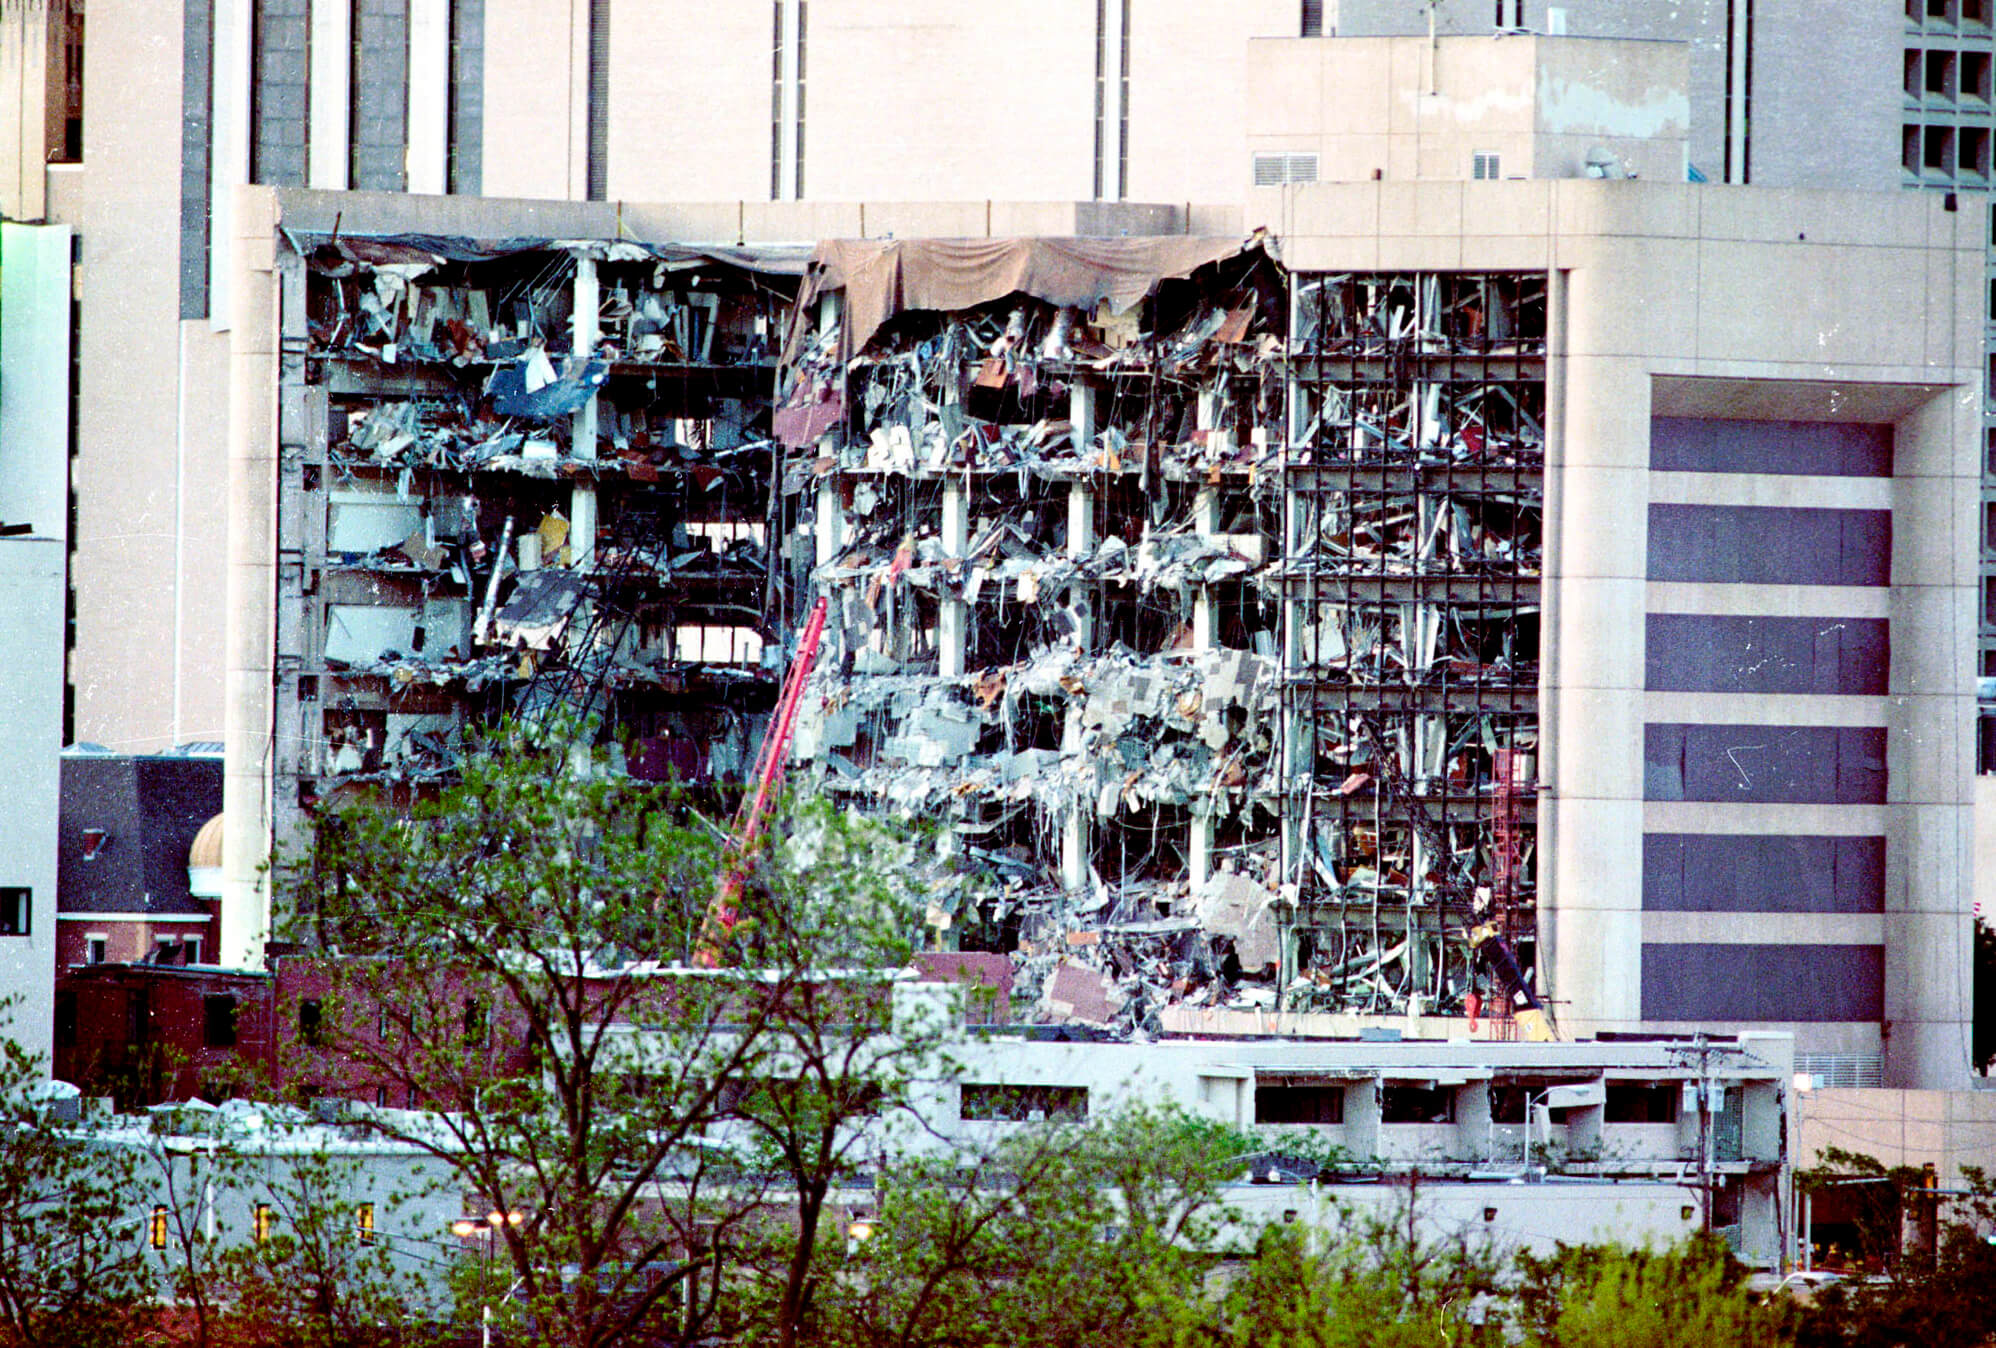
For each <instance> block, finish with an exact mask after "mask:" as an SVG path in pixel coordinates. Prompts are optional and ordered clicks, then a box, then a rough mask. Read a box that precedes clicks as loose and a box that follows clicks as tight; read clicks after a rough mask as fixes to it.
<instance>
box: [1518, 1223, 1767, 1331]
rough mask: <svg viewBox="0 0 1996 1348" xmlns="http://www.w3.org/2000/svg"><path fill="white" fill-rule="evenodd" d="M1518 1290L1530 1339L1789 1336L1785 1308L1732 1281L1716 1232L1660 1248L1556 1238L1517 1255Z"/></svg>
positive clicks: (1735, 1276) (1731, 1264)
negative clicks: (1547, 1253)
mask: <svg viewBox="0 0 1996 1348" xmlns="http://www.w3.org/2000/svg"><path fill="white" fill-rule="evenodd" d="M1519 1267H1520V1271H1521V1273H1522V1274H1523V1279H1522V1283H1521V1285H1520V1288H1519V1292H1518V1297H1519V1302H1520V1304H1521V1306H1522V1307H1523V1311H1524V1318H1525V1326H1526V1329H1527V1331H1528V1337H1527V1340H1526V1342H1528V1343H1530V1344H1532V1345H1534V1348H1597V1345H1603V1346H1605V1345H1610V1344H1613V1345H1616V1346H1617V1348H1766V1346H1767V1345H1775V1344H1780V1343H1785V1342H1788V1341H1789V1333H1790V1321H1791V1319H1792V1309H1791V1308H1790V1307H1789V1306H1788V1305H1786V1304H1784V1303H1771V1304H1765V1305H1763V1304H1760V1303H1757V1302H1755V1301H1753V1300H1752V1299H1750V1298H1749V1297H1747V1296H1746V1295H1745V1294H1744V1293H1743V1292H1741V1291H1740V1282H1741V1280H1742V1277H1743V1274H1744V1272H1745V1271H1744V1270H1743V1269H1742V1268H1741V1267H1740V1266H1739V1265H1738V1264H1737V1263H1736V1262H1735V1261H1734V1260H1733V1259H1732V1257H1731V1255H1730V1254H1728V1253H1727V1251H1726V1248H1725V1246H1724V1244H1723V1242H1721V1241H1718V1240H1716V1239H1714V1238H1712V1237H1708V1236H1702V1235H1701V1236H1694V1237H1693V1238H1692V1239H1691V1240H1689V1241H1687V1242H1686V1243H1684V1244H1683V1245H1679V1246H1676V1247H1673V1248H1671V1249H1667V1250H1661V1251H1657V1250H1646V1249H1625V1248H1622V1247H1620V1246H1614V1245H1607V1246H1580V1247H1576V1246H1561V1247H1560V1249H1559V1250H1558V1252H1557V1253H1556V1254H1554V1255H1552V1256H1551V1257H1549V1258H1546V1259H1535V1258H1532V1257H1531V1256H1529V1255H1523V1256H1520V1258H1519Z"/></svg>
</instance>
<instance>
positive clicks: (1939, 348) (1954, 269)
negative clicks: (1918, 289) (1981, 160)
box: [1909, 194, 1988, 368]
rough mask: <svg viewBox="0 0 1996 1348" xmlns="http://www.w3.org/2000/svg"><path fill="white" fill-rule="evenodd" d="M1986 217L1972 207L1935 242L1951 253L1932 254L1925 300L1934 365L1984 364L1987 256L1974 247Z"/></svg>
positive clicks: (1928, 344)
mask: <svg viewBox="0 0 1996 1348" xmlns="http://www.w3.org/2000/svg"><path fill="white" fill-rule="evenodd" d="M1909 195H1910V194H1909ZM1970 201H1971V202H1974V201H1975V199H1974V198H1970ZM1976 204H1977V205H1979V204H1980V203H1979V202H1976ZM1983 216H1984V212H1983V211H1982V210H1978V209H1974V208H1973V207H1971V208H1970V209H1969V210H1966V211H1957V212H1955V213H1954V214H1953V215H1952V216H1949V217H1945V218H1946V219H1947V220H1948V222H1949V224H1950V225H1952V226H1953V228H1951V229H1949V230H1947V231H1946V233H1945V234H1943V236H1942V239H1940V240H1937V241H1936V242H1944V243H1945V244H1946V245H1947V251H1945V252H1942V251H1939V250H1938V249H1936V250H1933V251H1929V252H1928V254H1927V276H1926V286H1925V289H1924V292H1923V294H1922V297H1921V298H1922V300H1923V301H1924V307H1923V316H1924V318H1925V320H1926V333H1925V338H1926V351H1925V354H1926V358H1927V360H1928V361H1929V362H1931V363H1932V364H1935V365H1939V366H1944V367H1949V368H1953V367H1961V366H1968V367H1971V368H1972V367H1974V366H1975V365H1977V364H1978V363H1980V361H1981V358H1982V330H1983V322H1984V318H1985V314H1986V312H1987V308H1988V301H1987V298H1986V293H1985V291H1984V290H1983V278H1984V275H1985V272H1984V268H1983V255H1982V252H1981V250H1980V249H1979V248H1976V247H1975V246H1974V245H1975V244H1976V243H1977V242H1978V241H1979V240H1980V239H1981V238H1982V237H1983V235H1982V232H1981V229H1980V222H1981V221H1982V219H1983Z"/></svg>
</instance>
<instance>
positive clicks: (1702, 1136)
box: [1672, 1034, 1720, 1235]
mask: <svg viewBox="0 0 1996 1348" xmlns="http://www.w3.org/2000/svg"><path fill="white" fill-rule="evenodd" d="M1672 1051H1673V1052H1677V1053H1695V1054H1697V1055H1698V1083H1697V1091H1698V1224H1699V1227H1700V1229H1701V1230H1703V1231H1704V1232H1705V1233H1706V1234H1708V1235H1709V1234H1710V1233H1711V1230H1712V1056H1713V1055H1714V1054H1715V1053H1718V1052H1719V1051H1720V1050H1719V1049H1718V1048H1717V1047H1716V1046H1714V1045H1713V1044H1711V1043H1710V1042H1709V1041H1707V1040H1706V1038H1705V1036H1704V1035H1703V1034H1699V1035H1697V1036H1695V1037H1694V1038H1693V1039H1692V1042H1691V1047H1689V1048H1685V1049H1675V1050H1672Z"/></svg>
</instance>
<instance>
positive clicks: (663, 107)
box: [486, 3, 829, 237]
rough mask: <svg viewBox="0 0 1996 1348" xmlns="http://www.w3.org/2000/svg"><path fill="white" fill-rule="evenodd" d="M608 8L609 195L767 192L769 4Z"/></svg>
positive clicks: (704, 197)
mask: <svg viewBox="0 0 1996 1348" xmlns="http://www.w3.org/2000/svg"><path fill="white" fill-rule="evenodd" d="M609 8H610V106H609V139H610V144H609V155H610V162H609V164H608V166H607V168H608V176H607V178H606V183H607V186H608V194H609V196H610V198H611V199H612V200H619V199H621V200H637V201H727V200H735V199H740V200H753V199H757V198H767V197H768V196H769V181H770V178H769V160H770V148H771V147H770V120H771V118H770V88H771V85H770V40H771V28H770V6H769V5H768V4H726V5H699V6H690V5H686V4H684V3H667V4H638V5H631V4H623V5H611V6H610V7H609ZM824 8H829V6H825V7H824ZM816 12H817V11H816V10H815V9H814V11H813V17H814V18H815V17H816ZM486 87H487V88H488V89H492V88H494V86H493V85H492V82H491V80H490V78H489V77H488V79H487V81H486ZM509 92H510V91H509ZM488 97H489V96H488ZM808 111H809V109H808V107H807V112H808ZM487 115H488V116H489V115H490V114H489V113H488V114H487ZM708 237H711V236H708Z"/></svg>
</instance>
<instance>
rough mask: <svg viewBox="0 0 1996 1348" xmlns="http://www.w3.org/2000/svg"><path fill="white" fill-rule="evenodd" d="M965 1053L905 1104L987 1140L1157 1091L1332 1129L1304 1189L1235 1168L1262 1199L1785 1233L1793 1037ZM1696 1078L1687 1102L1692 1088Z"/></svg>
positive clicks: (1742, 1250) (978, 1041)
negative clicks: (1321, 1170)
mask: <svg viewBox="0 0 1996 1348" xmlns="http://www.w3.org/2000/svg"><path fill="white" fill-rule="evenodd" d="M952 1054H953V1057H954V1058H955V1060H956V1064H957V1066H958V1067H959V1069H960V1075H959V1076H958V1078H957V1079H956V1080H954V1081H951V1082H948V1083H936V1084H934V1085H931V1086H930V1087H928V1088H927V1089H926V1091H924V1093H923V1095H922V1098H921V1099H920V1102H919V1105H918V1108H919V1109H920V1111H921V1113H922V1114H923V1115H924V1117H925V1119H926V1121H927V1122H928V1124H929V1126H930V1127H931V1128H933V1129H934V1130H935V1131H936V1132H937V1133H939V1134H941V1135H942V1136H943V1137H945V1138H951V1139H961V1140H964V1141H991V1140H995V1139H996V1138H997V1137H1000V1136H1002V1135H1004V1134H1005V1133H1006V1132H1008V1131H1011V1130H1017V1129H1021V1128H1027V1127H1031V1126H1033V1125H1034V1123H1036V1122H1039V1121H1043V1120H1059V1119H1068V1120H1080V1119H1085V1118H1094V1117H1100V1116H1103V1115H1108V1114H1113V1113H1115V1112H1116V1111H1117V1110H1119V1109H1122V1108H1125V1107H1127V1106H1130V1105H1133V1104H1137V1103H1150V1104H1164V1103H1170V1104H1175V1105H1178V1106H1180V1107H1182V1108H1185V1109H1187V1110H1190V1111H1192V1112H1193V1113H1195V1114H1198V1115H1201V1116H1203V1117H1206V1118H1210V1119H1212V1120H1214V1121H1215V1122H1219V1123H1224V1124H1230V1125H1234V1126H1237V1127H1241V1128H1251V1129H1254V1130H1255V1131H1256V1132H1258V1133H1261V1134H1263V1135H1265V1136H1267V1137H1269V1139H1270V1141H1271V1144H1272V1145H1273V1146H1275V1147H1278V1148H1279V1147H1280V1146H1281V1145H1282V1144H1283V1139H1285V1138H1290V1139H1295V1140H1296V1141H1297V1142H1298V1143H1299V1144H1301V1145H1298V1146H1297V1150H1298V1151H1301V1152H1308V1153H1310V1154H1323V1153H1324V1152H1325V1151H1326V1149H1327V1148H1337V1149H1339V1150H1338V1151H1337V1152H1336V1153H1333V1154H1334V1155H1337V1156H1339V1157H1340V1158H1341V1160H1342V1162H1343V1164H1340V1165H1339V1166H1338V1167H1337V1168H1336V1170H1335V1172H1333V1171H1329V1170H1327V1171H1326V1172H1325V1174H1324V1176H1323V1177H1322V1179H1321V1180H1320V1181H1319V1182H1317V1183H1316V1184H1313V1185H1311V1186H1309V1188H1308V1191H1307V1193H1302V1192H1299V1191H1298V1190H1297V1189H1296V1188H1294V1187H1288V1186H1283V1185H1280V1184H1276V1185H1268V1184H1259V1185H1249V1186H1244V1187H1243V1188H1242V1189H1241V1191H1240V1193H1239V1195H1238V1197H1239V1198H1240V1201H1239V1202H1238V1203H1236V1206H1238V1207H1240V1208H1242V1210H1243V1211H1244V1212H1247V1213H1250V1214H1259V1215H1261V1216H1263V1217H1264V1218H1267V1219H1271V1220H1274V1219H1280V1218H1281V1217H1282V1216H1283V1214H1284V1213H1285V1212H1287V1211H1290V1210H1296V1211H1297V1212H1298V1214H1299V1220H1300V1219H1305V1218H1308V1217H1310V1216H1311V1215H1312V1214H1316V1215H1317V1216H1318V1217H1320V1218H1321V1217H1323V1216H1324V1215H1325V1214H1327V1213H1329V1212H1330V1211H1331V1210H1332V1209H1331V1201H1332V1200H1334V1199H1335V1200H1339V1201H1343V1202H1348V1203H1354V1204H1372V1203H1380V1202H1397V1201H1400V1200H1401V1199H1404V1197H1405V1196H1406V1194H1407V1192H1408V1189H1407V1186H1408V1179H1409V1177H1410V1176H1416V1177H1418V1178H1417V1179H1416V1180H1415V1184H1416V1186H1417V1189H1418V1194H1419V1202H1418V1204H1417V1206H1418V1207H1419V1208H1421V1210H1422V1211H1423V1212H1424V1213H1425V1214H1426V1215H1427V1216H1428V1217H1429V1218H1431V1219H1432V1220H1434V1221H1436V1222H1439V1223H1443V1224H1447V1225H1451V1226H1456V1225H1462V1224H1469V1225H1476V1226H1481V1227H1484V1228H1486V1229H1487V1230H1488V1231H1489V1232H1490V1233H1491V1235H1492V1236H1493V1238H1495V1239H1498V1240H1499V1241H1501V1242H1503V1243H1506V1244H1513V1245H1523V1246H1528V1247H1532V1248H1535V1249H1540V1250H1544V1249H1549V1248H1550V1247H1551V1245H1552V1243H1553V1242H1554V1241H1556V1240H1565V1241H1567V1242H1570V1243H1572V1242H1585V1241H1591V1240H1607V1239H1614V1240H1619V1241H1621V1242H1624V1243H1636V1244H1640V1243H1644V1242H1645V1241H1655V1242H1658V1243H1667V1242H1668V1241H1671V1240H1675V1239H1677V1238H1678V1237H1680V1236H1682V1235H1685V1234H1687V1233H1689V1232H1691V1231H1693V1230H1696V1229H1698V1228H1699V1227H1700V1226H1701V1225H1702V1224H1703V1223H1704V1221H1705V1215H1704V1199H1703V1194H1704V1192H1705V1191H1706V1189H1707V1187H1708V1186H1709V1192H1710V1202H1711V1225H1712V1226H1713V1228H1714V1229H1716V1230H1719V1231H1720V1232H1722V1233H1723V1234H1725V1235H1726V1236H1727V1238H1728V1239H1729V1240H1730V1241H1731V1243H1732V1245H1733V1247H1734V1249H1735V1250H1736V1251H1737V1252H1738V1253H1739V1254H1740V1256H1741V1257H1742V1258H1744V1259H1746V1260H1748V1261H1749V1262H1754V1263H1767V1264H1773V1263H1776V1262H1778V1261H1779V1260H1780V1259H1781V1258H1782V1257H1783V1255H1784V1253H1785V1252H1787V1251H1789V1250H1790V1249H1791V1248H1792V1241H1793V1232H1792V1230H1791V1229H1790V1223H1789V1221H1788V1219H1787V1215H1786V1214H1787V1213H1788V1212H1789V1202H1788V1195H1789V1193H1790V1182H1791V1178H1792V1166H1791V1162H1790V1148H1789V1144H1788V1120H1789V1110H1790V1102H1791V1093H1790V1085H1791V1079H1792V1076H1793V1041H1792V1040H1791V1039H1790V1038H1789V1037H1788V1036H1787V1035H1782V1034H1761V1035H1755V1034H1747V1035H1741V1036H1739V1037H1738V1038H1727V1039H1709V1040H1702V1041H1701V1040H1695V1039H1631V1040H1604V1041H1582V1042H1578V1043H1550V1044H1525V1043H1488V1042H1472V1041H1468V1040H1457V1041H1445V1040H1393V1041H1382V1040H1335V1041H1301V1040H1273V1039H1262V1040H1257V1039H1223V1040H1216V1039H1208V1040H1169V1041H1164V1042H1158V1043H1149V1044H1123V1043H1094V1042H1052V1041H1049V1040H1046V1039H1040V1038H1030V1037H1025V1036H1014V1035H1005V1034H999V1035H992V1036H989V1037H980V1038H975V1039H972V1040H970V1041H968V1042H965V1043H963V1044H960V1045H958V1046H956V1047H955V1048H954V1049H953V1050H952ZM1701 1100H1702V1102H1703V1103H1702V1104H1701Z"/></svg>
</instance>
